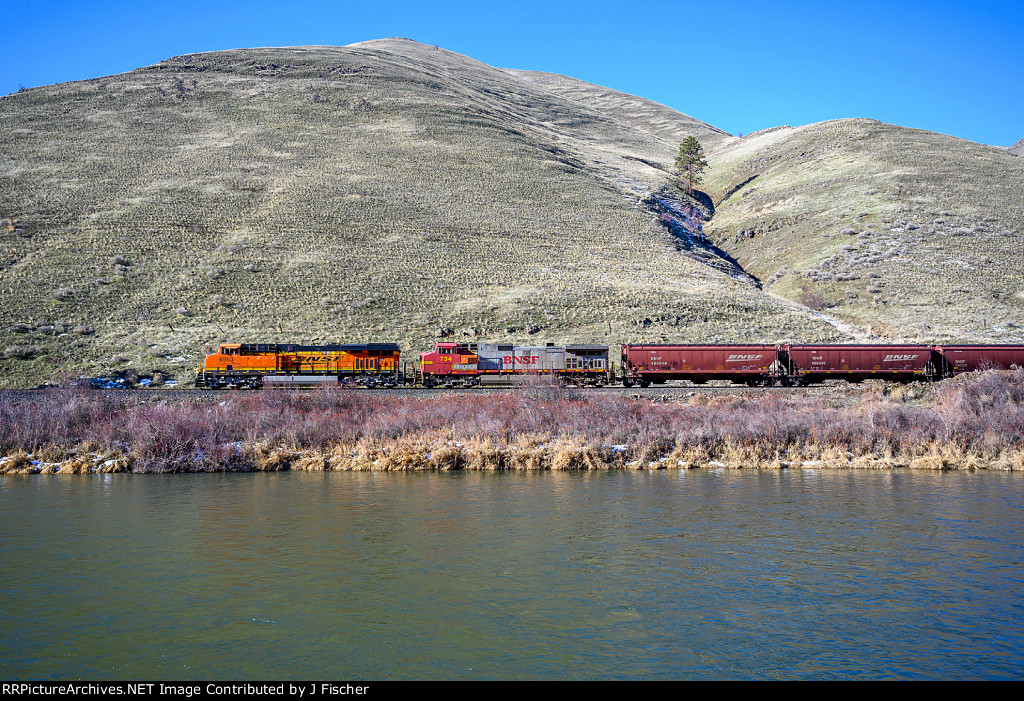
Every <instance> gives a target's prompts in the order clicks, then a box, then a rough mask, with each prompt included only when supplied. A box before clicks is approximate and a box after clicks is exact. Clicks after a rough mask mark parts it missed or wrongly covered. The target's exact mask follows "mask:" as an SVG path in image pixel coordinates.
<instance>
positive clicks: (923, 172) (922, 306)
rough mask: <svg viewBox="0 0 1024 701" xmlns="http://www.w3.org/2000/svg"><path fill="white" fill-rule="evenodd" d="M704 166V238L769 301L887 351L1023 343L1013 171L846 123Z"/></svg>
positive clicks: (1000, 160) (917, 137)
mask: <svg viewBox="0 0 1024 701" xmlns="http://www.w3.org/2000/svg"><path fill="white" fill-rule="evenodd" d="M710 161H711V165H712V168H711V170H710V171H709V177H708V189H709V191H710V194H711V195H712V198H713V200H714V201H715V202H716V207H717V208H716V212H715V217H714V220H713V223H712V224H713V226H712V236H713V238H714V239H715V240H716V242H717V243H718V244H719V245H720V246H721V247H723V248H725V249H727V250H729V251H730V252H731V253H732V254H733V255H735V256H736V258H737V259H738V260H739V262H740V263H741V264H742V265H743V266H744V267H746V268H747V269H748V270H749V271H750V272H752V273H753V274H755V275H757V276H758V277H760V278H761V279H762V280H764V281H765V282H766V283H767V284H766V285H765V289H766V290H769V291H771V292H773V293H776V294H779V295H783V296H786V297H788V298H791V299H798V300H802V301H805V302H808V303H810V304H811V305H812V306H816V307H823V306H826V307H828V309H827V311H828V313H829V314H832V315H835V316H837V317H839V318H842V319H844V320H846V321H850V322H853V323H856V324H859V325H861V326H862V327H868V326H870V327H871V329H872V330H874V331H875V332H876V333H880V334H882V335H883V336H884V337H886V338H892V339H905V340H919V341H946V340H965V341H977V342H1007V343H1011V342H1021V341H1024V329H1022V326H1024V313H1022V312H1024V258H1022V254H1024V246H1022V243H1021V241H1022V239H1021V237H1022V235H1024V194H1022V193H1024V160H1022V159H1020V158H1018V157H1016V156H1014V155H1011V154H1010V153H1007V151H1006V150H1004V149H1000V148H996V147H992V146H983V145H981V144H976V143H973V142H969V141H964V140H963V139H957V138H954V137H951V136H945V135H942V134H935V133H932V132H926V131H921V130H917V129H907V128H904V127H898V126H893V125H890V124H882V123H879V122H875V121H872V120H866V119H844V120H837V121H831V122H822V123H820V124H811V125H809V126H805V127H799V128H795V129H794V128H789V127H782V128H776V129H771V130H766V131H763V132H758V133H755V134H751V135H749V136H745V137H743V138H742V139H738V140H734V141H731V142H729V143H728V144H726V145H725V146H723V147H722V148H721V149H719V150H717V151H716V152H715V153H714V154H713V157H712V158H711V159H710Z"/></svg>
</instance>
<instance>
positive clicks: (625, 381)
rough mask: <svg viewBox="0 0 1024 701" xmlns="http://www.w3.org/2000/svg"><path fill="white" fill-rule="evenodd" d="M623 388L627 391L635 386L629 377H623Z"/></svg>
mask: <svg viewBox="0 0 1024 701" xmlns="http://www.w3.org/2000/svg"><path fill="white" fill-rule="evenodd" d="M622 386H623V387H625V388H626V389H629V388H630V387H632V386H633V380H631V379H629V378H628V377H623V378H622Z"/></svg>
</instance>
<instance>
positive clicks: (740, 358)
mask: <svg viewBox="0 0 1024 701" xmlns="http://www.w3.org/2000/svg"><path fill="white" fill-rule="evenodd" d="M763 357H764V354H761V355H730V356H729V357H728V358H726V359H725V362H727V363H745V362H747V361H748V360H760V359H761V358H763Z"/></svg>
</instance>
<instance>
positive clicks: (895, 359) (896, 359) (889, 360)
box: [882, 354, 917, 363]
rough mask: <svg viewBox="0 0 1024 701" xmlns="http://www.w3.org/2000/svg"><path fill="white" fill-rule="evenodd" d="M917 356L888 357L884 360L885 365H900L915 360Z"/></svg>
mask: <svg viewBox="0 0 1024 701" xmlns="http://www.w3.org/2000/svg"><path fill="white" fill-rule="evenodd" d="M916 358H917V355H916V354H915V355H887V356H885V357H884V358H883V359H882V362H883V363H898V362H900V361H903V360H914V359H916Z"/></svg>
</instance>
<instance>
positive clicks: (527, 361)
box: [501, 355, 540, 365]
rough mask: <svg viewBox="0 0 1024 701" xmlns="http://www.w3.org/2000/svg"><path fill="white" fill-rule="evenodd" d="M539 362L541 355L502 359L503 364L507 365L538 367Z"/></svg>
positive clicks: (504, 357) (505, 357) (515, 356)
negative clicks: (517, 364) (516, 364)
mask: <svg viewBox="0 0 1024 701" xmlns="http://www.w3.org/2000/svg"><path fill="white" fill-rule="evenodd" d="M538 360H540V356H539V355H503V356H502V357H501V362H503V363H504V364H505V365H511V364H512V363H513V362H515V363H519V364H520V365H536V364H537V361H538Z"/></svg>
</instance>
